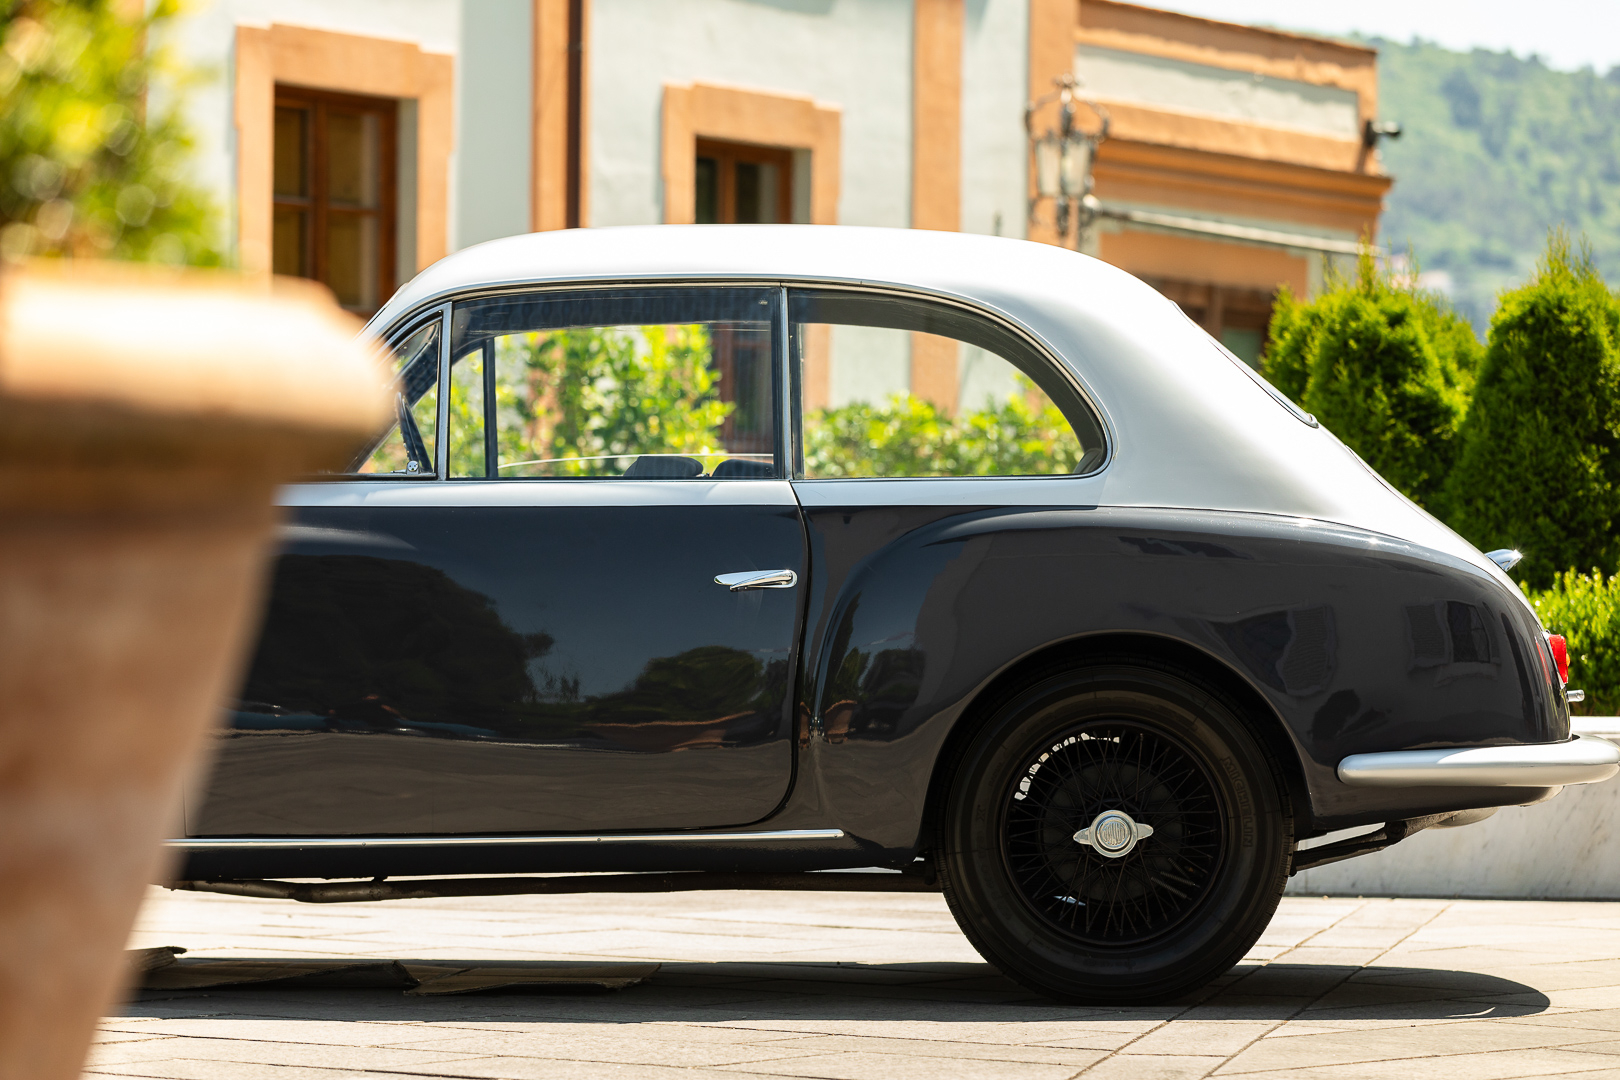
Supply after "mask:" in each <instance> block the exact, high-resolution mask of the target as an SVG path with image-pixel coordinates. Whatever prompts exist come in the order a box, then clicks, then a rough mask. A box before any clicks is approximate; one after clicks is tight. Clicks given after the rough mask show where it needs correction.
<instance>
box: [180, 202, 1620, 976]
mask: <svg viewBox="0 0 1620 1080" xmlns="http://www.w3.org/2000/svg"><path fill="white" fill-rule="evenodd" d="M368 332H369V333H371V334H373V335H375V337H376V338H377V339H379V340H380V341H381V342H383V343H385V344H386V345H387V346H388V348H389V349H390V350H392V354H393V356H394V363H395V371H396V373H397V374H396V383H395V386H396V390H397V422H396V423H395V425H394V427H393V429H392V430H391V431H389V432H387V433H383V434H379V436H378V439H377V441H376V442H375V444H374V445H372V446H369V447H367V448H365V450H364V451H363V452H362V453H361V454H360V455H359V457H358V458H357V459H356V461H355V462H354V466H353V471H352V472H351V473H349V474H346V475H341V476H329V477H323V478H319V479H315V480H312V481H311V482H309V483H305V484H300V485H297V486H293V487H290V488H288V489H287V490H286V491H285V492H284V494H283V497H282V501H283V504H284V505H285V506H286V507H287V514H288V518H287V524H286V526H285V527H284V536H283V540H284V547H283V550H282V551H281V553H280V557H279V561H278V562H277V564H276V569H275V576H274V585H273V590H272V593H271V597H270V601H269V610H268V614H267V617H266V623H265V627H264V630H263V634H262V637H261V639H260V642H259V645H258V649H257V653H256V655H255V656H254V658H253V660H252V662H251V666H250V669H249V670H248V672H247V674H246V677H245V687H244V689H243V691H242V693H241V700H240V701H239V702H238V703H237V704H236V706H235V707H234V711H233V712H232V714H231V718H230V724H229V727H228V730H226V731H225V732H224V734H223V736H222V738H221V740H220V744H219V752H218V759H217V764H216V767H215V769H214V771H213V773H212V775H211V776H210V777H208V778H207V779H206V782H204V783H202V784H200V785H199V786H198V789H197V790H195V791H194V792H192V793H191V795H190V796H188V799H187V804H186V807H185V816H186V830H185V831H186V835H185V836H184V837H183V838H181V839H178V840H176V841H175V845H176V846H177V847H178V848H180V849H182V850H183V853H184V854H183V858H182V859H181V862H180V873H179V875H178V877H179V880H178V881H177V882H175V883H174V884H176V885H177V886H179V887H185V888H196V889H208V890H214V891H223V892H234V893H240V894H247V895H258V896H283V897H291V898H294V899H301V900H312V901H334V900H350V899H387V898H398V897H412V896H444V895H467V894H475V893H497V892H566V891H600V890H606V889H617V890H631V891H650V892H655V891H667V890H676V889H691V888H736V887H765V888H801V889H815V888H823V889H826V888H837V889H862V888H866V889H919V890H921V889H943V891H944V893H945V897H946V899H947V900H948V902H949V904H950V907H951V910H952V911H953V912H954V913H955V915H956V918H957V919H958V921H959V922H960V924H961V926H962V929H963V931H964V932H965V933H966V934H967V936H968V937H969V939H970V940H971V941H972V942H973V944H974V945H975V946H976V947H977V948H978V949H979V951H980V952H981V953H982V954H983V955H984V956H985V957H986V959H988V960H990V961H991V962H992V963H994V964H996V965H997V966H998V967H1000V968H1001V969H1002V970H1003V971H1005V972H1006V973H1007V974H1008V975H1010V976H1012V977H1014V978H1016V979H1018V980H1020V981H1022V982H1023V983H1025V984H1026V985H1028V986H1030V987H1033V988H1035V989H1037V990H1039V991H1042V992H1044V993H1046V994H1049V995H1051V996H1053V997H1056V998H1060V999H1065V1000H1077V1001H1110V1002H1126V1001H1145V1000H1154V999H1160V998H1165V997H1168V996H1172V995H1175V994H1178V993H1182V992H1185V991H1187V990H1188V989H1189V988H1192V987H1196V986H1198V985H1200V984H1202V983H1204V982H1206V981H1207V980H1209V979H1211V978H1213V977H1215V976H1216V975H1218V974H1219V973H1221V972H1222V971H1224V970H1226V969H1227V968H1229V967H1230V966H1231V965H1232V964H1233V963H1234V962H1236V961H1237V960H1238V959H1239V958H1240V957H1241V956H1242V955H1243V954H1244V952H1245V951H1246V950H1247V949H1248V948H1249V947H1250V946H1251V945H1252V944H1253V942H1254V941H1255V939H1256V937H1257V936H1258V935H1259V934H1260V932H1261V931H1262V929H1263V928H1264V927H1265V926H1266V923H1267V921H1268V920H1269V919H1270V918H1271V916H1272V913H1273V911H1274V909H1275V907H1276V905H1277V902H1278V898H1279V896H1280V895H1281V893H1282V889H1283V885H1284V883H1285V881H1286V880H1287V878H1288V876H1289V874H1290V873H1291V872H1292V871H1297V870H1299V869H1301V868H1303V867H1306V866H1313V865H1320V864H1322V863H1324V862H1330V861H1333V860H1334V859H1339V858H1346V857H1349V856H1351V855H1356V854H1361V853H1365V852H1369V851H1375V850H1378V849H1379V848H1382V847H1387V846H1388V845H1389V844H1391V843H1394V842H1396V841H1398V840H1400V839H1401V838H1402V837H1404V836H1406V835H1408V834H1409V833H1411V832H1414V831H1416V830H1418V829H1421V828H1426V827H1431V826H1435V825H1445V824H1458V823H1466V822H1468V821H1472V820H1478V819H1479V818H1480V817H1482V816H1484V812H1485V811H1487V810H1488V809H1489V808H1493V807H1498V806H1504V805H1514V804H1526V803H1532V802H1536V801H1539V800H1542V799H1545V798H1548V797H1550V796H1551V795H1553V794H1555V793H1556V792H1557V790H1558V788H1559V787H1560V786H1561V785H1566V784H1579V783H1589V782H1593V781H1597V780H1602V779H1605V778H1607V777H1609V776H1610V775H1612V774H1613V773H1614V772H1615V771H1616V768H1617V762H1620V751H1617V750H1616V748H1615V747H1614V746H1612V745H1610V744H1609V743H1607V742H1602V741H1599V740H1595V739H1581V738H1572V737H1571V734H1570V721H1569V710H1568V707H1567V705H1566V691H1565V688H1564V681H1565V678H1566V677H1567V672H1566V669H1565V667H1564V660H1563V659H1562V658H1561V657H1560V656H1558V655H1556V653H1555V649H1556V648H1557V646H1558V645H1560V644H1561V642H1559V641H1555V640H1553V639H1549V637H1548V636H1547V635H1546V634H1545V633H1544V632H1543V629H1542V627H1541V626H1540V625H1539V623H1538V622H1537V619H1536V615H1535V613H1534V611H1533V609H1532V608H1531V607H1530V606H1529V605H1528V604H1527V603H1526V602H1525V600H1524V598H1523V597H1522V596H1521V594H1520V592H1519V590H1518V589H1516V588H1515V587H1514V586H1513V584H1512V583H1511V582H1510V580H1509V579H1508V577H1507V576H1506V575H1505V573H1504V572H1503V570H1502V569H1501V568H1499V567H1498V565H1497V564H1496V563H1495V562H1493V561H1492V559H1491V558H1488V557H1486V556H1484V555H1482V554H1480V552H1478V551H1477V550H1475V549H1474V548H1473V547H1471V546H1470V545H1469V544H1468V543H1467V542H1465V541H1464V540H1462V539H1461V538H1459V537H1458V536H1457V535H1455V534H1454V533H1452V532H1451V531H1449V530H1448V529H1447V528H1445V527H1444V526H1443V525H1441V524H1440V523H1439V522H1437V521H1436V520H1434V519H1433V518H1432V517H1430V516H1429V515H1428V514H1426V513H1424V512H1423V511H1422V510H1421V509H1419V508H1418V507H1416V506H1415V505H1413V504H1412V503H1411V502H1409V501H1408V500H1407V499H1405V498H1404V497H1402V496H1401V495H1400V494H1398V493H1397V492H1395V491H1394V490H1393V489H1391V488H1390V487H1389V486H1388V485H1387V484H1386V483H1384V481H1382V480H1381V479H1380V478H1379V477H1378V476H1377V475H1376V474H1374V473H1373V472H1372V471H1371V470H1370V469H1368V468H1367V467H1366V466H1365V465H1364V464H1363V463H1362V462H1361V461H1360V459H1358V458H1357V457H1356V455H1355V454H1354V453H1352V452H1351V451H1350V450H1348V449H1347V448H1346V447H1345V446H1344V445H1343V444H1342V443H1340V442H1339V441H1338V440H1337V439H1336V438H1334V436H1333V435H1332V434H1331V433H1329V432H1328V431H1326V430H1324V429H1323V428H1321V427H1320V426H1318V424H1317V423H1316V421H1315V420H1314V419H1313V418H1312V417H1310V416H1308V415H1306V414H1305V413H1303V412H1301V411H1300V410H1299V409H1298V408H1296V407H1295V406H1293V405H1292V404H1290V403H1289V402H1288V401H1287V400H1286V399H1284V398H1283V397H1282V396H1281V395H1279V394H1278V393H1277V392H1276V391H1275V390H1273V389H1272V388H1271V387H1270V386H1268V385H1267V384H1266V383H1265V382H1264V381H1263V380H1262V379H1261V378H1260V377H1259V376H1258V375H1257V374H1256V373H1255V372H1254V371H1252V370H1251V369H1250V368H1249V367H1247V366H1246V365H1245V364H1243V363H1242V362H1241V361H1239V360H1238V359H1236V358H1235V357H1234V356H1232V355H1231V354H1230V353H1228V352H1227V351H1225V350H1224V349H1222V348H1221V347H1220V346H1219V345H1218V344H1216V343H1215V342H1214V341H1213V340H1212V339H1211V338H1210V337H1209V336H1208V335H1207V334H1205V333H1204V332H1203V331H1202V330H1201V329H1199V328H1198V327H1197V326H1195V325H1194V324H1193V323H1192V322H1190V321H1189V320H1188V319H1187V318H1185V317H1184V316H1183V315H1182V314H1181V312H1180V311H1179V310H1178V309H1177V308H1176V307H1175V306H1174V305H1173V304H1172V303H1170V301H1168V300H1166V299H1164V298H1163V297H1162V296H1160V295H1159V294H1158V293H1157V292H1155V291H1154V290H1153V289H1151V288H1149V287H1148V286H1146V285H1144V284H1142V283H1141V282H1139V281H1137V280H1136V279H1134V278H1132V277H1130V276H1129V275H1127V274H1125V273H1122V272H1120V271H1119V270H1116V269H1113V268H1111V267H1109V266H1106V265H1105V264H1103V263H1101V262H1098V261H1095V260H1093V259H1089V258H1086V257H1084V256H1081V255H1078V254H1075V253H1073V252H1069V251H1064V250H1060V249H1057V248H1053V247H1047V246H1042V245H1038V244H1032V243H1025V242H1022V241H1014V240H1004V239H994V238H989V237H976V236H964V235H954V234H946V233H936V232H920V231H918V232H911V231H891V230H880V229H858V228H822V227H810V226H760V227H750V226H693V227H680V226H668V227H652V228H625V229H602V230H583V231H571V232H558V233H548V234H537V235H531V236H519V237H512V238H510V239H506V240H499V241H495V242H493V243H488V244H484V245H481V246H479V247H475V248H472V249H469V250H467V251H463V252H461V253H459V254H456V255H453V256H451V257H449V258H447V259H445V260H443V261H442V262H440V263H438V264H437V265H435V266H433V267H432V268H430V269H429V270H427V271H426V272H424V273H423V274H421V275H420V276H419V277H417V278H416V279H415V280H414V281H412V282H410V283H409V284H408V285H406V286H405V287H404V288H403V289H401V290H400V292H399V293H398V294H397V295H396V296H395V297H394V298H393V299H392V300H391V301H390V302H389V303H388V304H387V306H386V307H385V308H384V309H383V310H382V311H381V312H380V313H379V314H378V315H377V316H376V318H375V319H374V320H373V321H372V323H371V326H370V327H369V328H368ZM1521 479H1522V478H1521ZM1351 826H1367V827H1368V828H1367V830H1366V831H1365V832H1364V833H1363V834H1362V835H1359V836H1354V837H1351V838H1350V839H1347V840H1342V841H1336V842H1332V843H1328V844H1327V845H1326V846H1318V847H1316V848H1314V849H1304V850H1301V849H1298V848H1297V847H1296V844H1297V842H1298V841H1301V840H1305V839H1308V838H1313V837H1320V836H1323V835H1324V834H1325V833H1327V832H1329V831H1332V830H1339V829H1345V828H1347V827H1351ZM873 868H876V870H877V871H878V872H873ZM855 870H863V871H865V872H860V873H855V872H849V871H855ZM829 871H831V872H829ZM840 871H844V872H840ZM896 871H898V872H896ZM603 872H610V873H606V874H604V873H603ZM612 872H616V873H612ZM495 875H507V876H495ZM289 878H292V879H304V880H302V881H289V880H275V879H289ZM309 879H316V880H309ZM339 879H372V880H359V881H355V880H349V881H344V880H339Z"/></svg>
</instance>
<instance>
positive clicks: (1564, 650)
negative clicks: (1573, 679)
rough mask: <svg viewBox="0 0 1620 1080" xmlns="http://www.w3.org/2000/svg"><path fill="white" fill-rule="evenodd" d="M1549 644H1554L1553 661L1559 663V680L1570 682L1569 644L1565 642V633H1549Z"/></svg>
mask: <svg viewBox="0 0 1620 1080" xmlns="http://www.w3.org/2000/svg"><path fill="white" fill-rule="evenodd" d="M1547 644H1548V645H1550V646H1552V651H1553V663H1555V664H1557V665H1558V681H1559V682H1561V683H1568V682H1569V646H1568V645H1566V644H1564V635H1563V634H1548V635H1547Z"/></svg>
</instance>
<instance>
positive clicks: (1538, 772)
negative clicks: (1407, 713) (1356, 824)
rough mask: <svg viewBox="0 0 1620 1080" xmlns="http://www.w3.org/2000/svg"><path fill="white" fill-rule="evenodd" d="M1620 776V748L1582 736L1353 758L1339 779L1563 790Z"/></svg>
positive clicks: (1383, 783)
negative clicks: (1557, 788) (1537, 741)
mask: <svg viewBox="0 0 1620 1080" xmlns="http://www.w3.org/2000/svg"><path fill="white" fill-rule="evenodd" d="M1616 772H1620V747H1617V746H1615V745H1614V744H1613V743H1611V742H1607V741H1605V740H1603V739H1596V738H1590V737H1584V738H1583V737H1582V736H1580V735H1576V736H1574V737H1573V738H1571V739H1570V740H1569V741H1568V742H1558V743H1522V744H1519V745H1517V746H1475V747H1469V748H1468V749H1463V750H1392V751H1387V752H1384V753H1378V754H1351V755H1350V756H1349V757H1347V758H1345V759H1344V760H1343V761H1341V762H1339V779H1340V780H1341V781H1343V782H1344V783H1346V784H1351V785H1353V786H1355V787H1522V788H1547V787H1563V786H1567V785H1569V784H1595V783H1597V782H1598V781H1600V780H1607V779H1608V778H1609V777H1611V776H1613V775H1614V774H1615V773H1616Z"/></svg>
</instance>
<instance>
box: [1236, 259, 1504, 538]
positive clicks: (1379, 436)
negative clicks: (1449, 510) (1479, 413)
mask: <svg viewBox="0 0 1620 1080" xmlns="http://www.w3.org/2000/svg"><path fill="white" fill-rule="evenodd" d="M1269 337H1270V341H1271V344H1270V346H1269V347H1268V349H1267V351H1266V356H1265V359H1264V365H1263V366H1264V371H1265V374H1266V377H1267V378H1268V379H1270V380H1271V381H1272V383H1273V384H1275V385H1276V386H1277V388H1278V389H1280V390H1281V391H1282V392H1283V393H1285V394H1287V395H1288V396H1289V397H1291V398H1293V399H1294V400H1295V401H1296V402H1298V403H1299V405H1300V406H1301V407H1302V408H1304V409H1305V410H1306V411H1307V412H1311V413H1314V414H1315V415H1316V417H1317V419H1318V420H1320V421H1321V422H1322V423H1323V424H1324V425H1326V427H1327V428H1328V429H1329V430H1330V431H1332V432H1333V433H1334V434H1335V435H1337V436H1338V437H1339V438H1340V439H1343V440H1344V442H1345V443H1346V444H1347V445H1348V446H1350V448H1351V449H1353V450H1355V451H1356V453H1358V454H1360V455H1361V457H1362V459H1363V460H1365V461H1366V462H1367V464H1368V465H1371V466H1372V467H1373V468H1374V469H1376V470H1377V471H1378V472H1379V473H1380V474H1381V475H1382V476H1383V477H1384V478H1385V479H1387V480H1388V481H1389V482H1390V483H1391V484H1394V485H1395V487H1397V488H1399V489H1400V490H1401V491H1403V492H1405V493H1406V494H1407V495H1408V496H1410V497H1411V498H1413V499H1415V500H1416V501H1418V502H1419V503H1423V504H1426V505H1429V506H1430V507H1431V508H1432V507H1433V506H1434V505H1435V503H1436V501H1437V498H1438V496H1439V495H1440V494H1441V492H1442V489H1443V485H1444V483H1445V479H1446V475H1447V473H1448V472H1449V471H1450V469H1451V466H1452V463H1453V461H1454V459H1455V455H1456V435H1457V429H1458V425H1459V423H1460V422H1461V420H1462V416H1463V413H1464V412H1465V410H1466V409H1467V403H1468V391H1469V386H1470V383H1471V382H1472V377H1473V371H1474V368H1475V367H1476V365H1477V362H1478V356H1479V351H1480V349H1479V343H1478V342H1477V341H1476V340H1475V338H1474V334H1473V331H1472V330H1470V329H1469V327H1468V324H1467V323H1466V322H1465V321H1464V320H1463V319H1462V318H1460V317H1459V316H1458V315H1456V314H1455V313H1454V312H1452V311H1451V310H1450V308H1448V307H1446V306H1445V305H1444V304H1443V303H1442V302H1441V301H1440V300H1439V299H1437V298H1436V297H1435V296H1433V295H1432V294H1429V293H1426V292H1422V291H1420V290H1417V289H1415V288H1413V287H1411V286H1410V285H1407V284H1403V283H1401V282H1397V281H1396V280H1395V279H1393V278H1392V277H1391V276H1390V275H1388V274H1385V273H1381V272H1380V271H1379V270H1378V268H1377V265H1376V264H1375V263H1374V261H1373V257H1372V254H1371V252H1370V251H1363V253H1362V256H1361V259H1360V260H1359V265H1358V268H1357V272H1356V276H1355V278H1354V279H1343V278H1335V279H1333V280H1330V282H1329V285H1328V288H1327V290H1326V291H1325V292H1323V294H1322V295H1321V296H1319V297H1317V298H1316V299H1314V300H1311V301H1299V300H1295V299H1294V298H1293V296H1292V295H1290V294H1289V293H1288V292H1287V290H1286V289H1285V290H1284V291H1283V292H1282V294H1281V295H1280V296H1279V297H1278V299H1277V304H1276V307H1275V310H1274V313H1273V315H1272V322H1271V329H1270V334H1269Z"/></svg>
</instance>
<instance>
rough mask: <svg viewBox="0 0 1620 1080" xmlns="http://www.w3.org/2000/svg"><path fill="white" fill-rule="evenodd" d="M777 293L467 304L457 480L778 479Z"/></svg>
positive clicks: (537, 297) (551, 297) (455, 366)
mask: <svg viewBox="0 0 1620 1080" xmlns="http://www.w3.org/2000/svg"><path fill="white" fill-rule="evenodd" d="M779 297H780V292H779V290H775V289H747V288H687V289H681V288H671V289H622V290H598V291H579V292H566V293H517V294H505V295H500V296H492V297H484V298H480V299H475V300H470V301H466V302H464V303H459V304H457V305H456V306H455V313H454V318H453V331H452V338H451V369H450V418H451V419H450V476H451V477H452V478H458V477H459V478H468V477H483V478H500V479H524V478H540V477H544V478H587V477H593V478H603V477H623V478H627V479H633V480H680V479H697V478H700V477H702V478H712V479H716V480H724V479H761V478H768V477H774V476H779V475H781V473H780V472H779V470H778V468H777V463H776V431H777V423H776V417H777V414H778V412H779V409H778V406H777V404H776V403H777V401H778V400H779V398H778V397H777V391H776V387H775V379H774V378H773V377H772V371H773V364H772V333H773V330H772V327H773V323H774V318H773V314H774V312H775V311H776V310H777V304H778V303H779Z"/></svg>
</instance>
